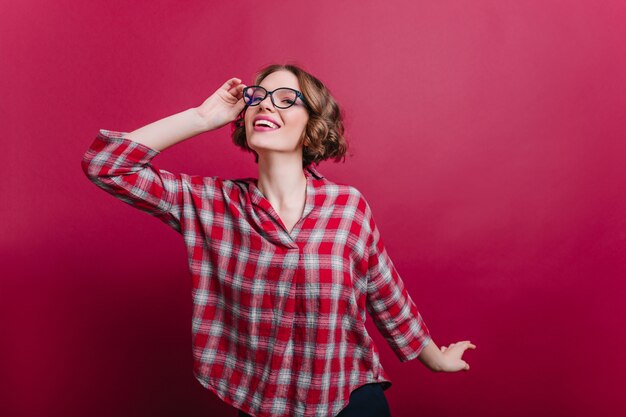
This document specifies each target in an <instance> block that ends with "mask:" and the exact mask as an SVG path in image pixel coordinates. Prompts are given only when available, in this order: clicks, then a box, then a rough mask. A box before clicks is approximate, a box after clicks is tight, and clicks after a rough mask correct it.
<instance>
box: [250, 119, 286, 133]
mask: <svg viewBox="0 0 626 417" xmlns="http://www.w3.org/2000/svg"><path fill="white" fill-rule="evenodd" d="M252 127H253V128H254V130H255V131H257V132H267V131H270V130H278V129H280V126H277V125H275V124H274V123H272V122H269V121H267V120H260V121H258V122H256V123H255V124H254V125H253V126H252Z"/></svg>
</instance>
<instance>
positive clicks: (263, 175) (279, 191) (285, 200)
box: [258, 157, 306, 209]
mask: <svg viewBox="0 0 626 417" xmlns="http://www.w3.org/2000/svg"><path fill="white" fill-rule="evenodd" d="M258 187H259V190H260V191H261V192H262V193H263V195H264V196H265V198H267V200H268V201H269V202H270V203H271V204H272V206H273V207H274V208H278V209H281V208H292V207H294V206H295V207H297V206H298V205H301V204H302V201H303V199H304V198H306V176H305V175H304V169H303V168H302V159H301V158H281V160H280V161H276V160H275V159H274V160H268V159H267V158H263V157H260V158H259V180H258Z"/></svg>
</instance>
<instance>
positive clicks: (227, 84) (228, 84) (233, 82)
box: [220, 78, 241, 91]
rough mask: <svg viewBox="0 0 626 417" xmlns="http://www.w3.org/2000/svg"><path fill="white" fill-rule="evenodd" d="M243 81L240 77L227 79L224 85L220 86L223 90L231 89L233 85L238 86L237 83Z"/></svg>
mask: <svg viewBox="0 0 626 417" xmlns="http://www.w3.org/2000/svg"><path fill="white" fill-rule="evenodd" d="M240 82H241V80H240V79H239V78H231V79H230V80H228V81H226V82H225V83H224V84H222V86H221V87H220V88H221V89H223V90H226V91H228V90H230V89H231V88H232V87H234V86H236V85H237V84H239V83H240Z"/></svg>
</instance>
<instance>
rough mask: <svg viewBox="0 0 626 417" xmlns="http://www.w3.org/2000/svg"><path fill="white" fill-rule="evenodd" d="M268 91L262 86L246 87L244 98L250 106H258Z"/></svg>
mask: <svg viewBox="0 0 626 417" xmlns="http://www.w3.org/2000/svg"><path fill="white" fill-rule="evenodd" d="M265 94H266V91H265V89H263V88H261V87H250V88H246V91H245V93H244V96H243V99H244V101H245V103H246V104H247V105H248V106H256V105H257V104H259V103H260V102H262V101H263V99H264V98H265Z"/></svg>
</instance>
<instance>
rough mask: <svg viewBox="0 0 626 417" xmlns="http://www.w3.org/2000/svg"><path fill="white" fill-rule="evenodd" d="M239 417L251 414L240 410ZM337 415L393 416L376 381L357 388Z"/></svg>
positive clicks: (353, 416) (356, 416)
mask: <svg viewBox="0 0 626 417" xmlns="http://www.w3.org/2000/svg"><path fill="white" fill-rule="evenodd" d="M239 417H251V416H250V414H246V413H244V412H243V411H241V410H239ZM337 417H391V415H390V412H389V404H388V403H387V398H385V393H384V391H383V388H382V387H381V386H380V384H379V383H376V382H375V383H372V384H366V385H363V386H361V387H359V388H357V389H355V390H354V391H352V393H351V394H350V402H349V403H348V405H347V407H346V408H344V409H343V410H341V412H340V413H339V414H337Z"/></svg>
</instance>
